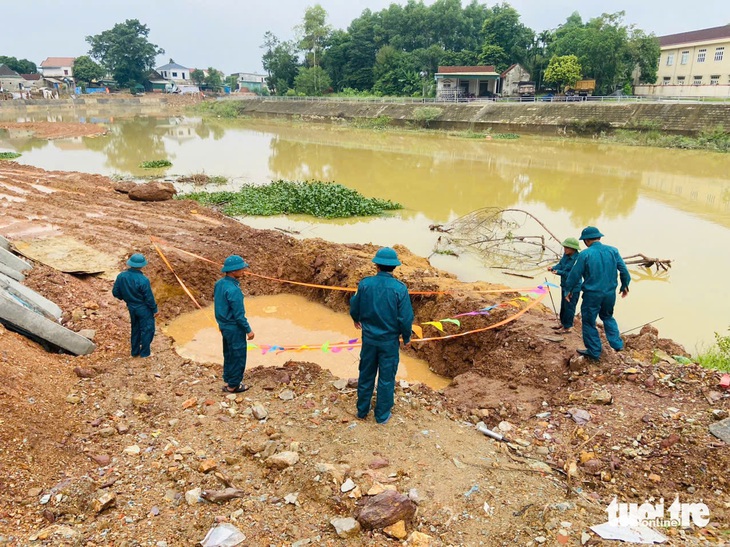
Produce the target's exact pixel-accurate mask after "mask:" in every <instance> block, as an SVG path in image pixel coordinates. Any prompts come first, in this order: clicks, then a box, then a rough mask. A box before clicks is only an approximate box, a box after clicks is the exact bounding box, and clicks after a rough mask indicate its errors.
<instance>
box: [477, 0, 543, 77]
mask: <svg viewBox="0 0 730 547" xmlns="http://www.w3.org/2000/svg"><path fill="white" fill-rule="evenodd" d="M482 35H483V37H484V42H483V45H482V57H483V58H485V59H486V58H488V57H491V58H492V59H495V60H494V61H491V62H490V64H494V65H496V67H497V70H498V71H502V70H505V69H506V68H507V67H508V66H509V65H511V64H512V63H525V62H526V61H527V59H528V51H529V49H530V47H531V46H532V44H533V42H534V39H535V33H534V32H533V31H532V30H531V29H529V28H528V27H526V26H525V25H523V24H522V23H521V22H520V14H519V13H518V12H517V10H516V9H515V8H513V7H512V6H510V5H509V4H507V3H502V4H498V5H496V6H492V7H491V8H489V9H488V10H487V16H486V19H485V20H484V24H483V25H482ZM495 47H499V48H501V49H502V52H503V53H502V52H500V51H499V50H497V49H495Z"/></svg>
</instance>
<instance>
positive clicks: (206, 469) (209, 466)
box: [198, 460, 218, 473]
mask: <svg viewBox="0 0 730 547" xmlns="http://www.w3.org/2000/svg"><path fill="white" fill-rule="evenodd" d="M217 467H218V464H217V463H216V461H215V460H203V461H202V462H200V464H199V465H198V471H200V472H201V473H210V472H211V471H213V470H214V469H216V468H217Z"/></svg>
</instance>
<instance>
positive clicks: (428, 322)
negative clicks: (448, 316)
mask: <svg viewBox="0 0 730 547" xmlns="http://www.w3.org/2000/svg"><path fill="white" fill-rule="evenodd" d="M423 324H424V325H432V326H434V327H436V328H437V329H438V330H440V331H441V332H444V326H443V325H442V324H441V321H427V322H425V323H423Z"/></svg>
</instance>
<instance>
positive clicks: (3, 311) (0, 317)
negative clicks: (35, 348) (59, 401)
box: [0, 236, 96, 355]
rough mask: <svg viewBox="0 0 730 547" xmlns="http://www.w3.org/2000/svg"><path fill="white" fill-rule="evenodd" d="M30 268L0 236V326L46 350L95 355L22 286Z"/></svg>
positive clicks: (57, 312)
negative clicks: (23, 336)
mask: <svg viewBox="0 0 730 547" xmlns="http://www.w3.org/2000/svg"><path fill="white" fill-rule="evenodd" d="M32 267H33V266H32V265H31V264H29V263H28V262H26V261H25V260H23V259H22V258H20V257H18V256H16V255H15V254H14V253H13V252H12V250H11V245H10V242H9V241H8V240H7V239H5V238H4V237H2V236H0V323H2V324H3V325H5V326H6V327H7V328H9V329H10V330H13V331H16V332H19V333H21V334H23V335H25V336H28V337H29V338H31V339H33V340H35V341H38V342H41V343H42V344H43V345H44V347H46V348H47V349H49V348H50V349H56V348H58V349H61V350H63V351H66V352H68V353H73V354H74V355H87V354H89V353H91V352H92V351H94V349H95V348H96V346H95V345H94V343H93V342H92V341H91V340H89V339H88V338H85V337H84V336H81V335H80V334H78V333H76V332H73V331H72V330H69V329H67V328H66V327H64V326H62V325H61V324H60V323H59V320H60V318H61V313H62V312H61V308H59V307H58V306H57V305H56V304H55V303H53V302H51V301H50V300H48V299H47V298H44V297H43V296H41V295H40V294H38V293H37V292H35V291H33V290H31V289H29V288H28V287H26V286H25V285H23V281H24V280H25V274H24V273H23V272H26V271H28V270H30V269H31V268H32Z"/></svg>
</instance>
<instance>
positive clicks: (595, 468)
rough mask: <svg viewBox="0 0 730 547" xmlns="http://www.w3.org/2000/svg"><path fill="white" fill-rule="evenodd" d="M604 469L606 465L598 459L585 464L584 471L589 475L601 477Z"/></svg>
mask: <svg viewBox="0 0 730 547" xmlns="http://www.w3.org/2000/svg"><path fill="white" fill-rule="evenodd" d="M603 468H604V463H603V462H602V461H601V460H599V459H598V458H596V459H593V460H588V461H587V462H585V463H584V464H583V471H585V472H586V473H588V474H589V475H600V473H601V471H602V470H603Z"/></svg>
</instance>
